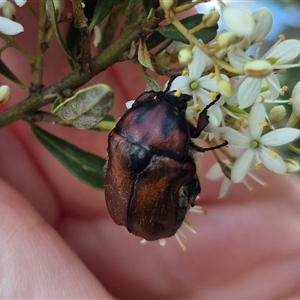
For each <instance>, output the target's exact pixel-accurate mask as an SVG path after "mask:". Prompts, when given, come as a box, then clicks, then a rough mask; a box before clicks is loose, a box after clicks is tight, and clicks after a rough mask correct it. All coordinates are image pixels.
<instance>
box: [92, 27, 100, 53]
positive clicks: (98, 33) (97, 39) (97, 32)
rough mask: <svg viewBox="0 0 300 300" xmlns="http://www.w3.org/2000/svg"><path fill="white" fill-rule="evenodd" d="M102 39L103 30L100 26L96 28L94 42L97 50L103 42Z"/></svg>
mask: <svg viewBox="0 0 300 300" xmlns="http://www.w3.org/2000/svg"><path fill="white" fill-rule="evenodd" d="M101 39H102V34H101V29H100V27H99V26H95V27H94V40H93V46H94V47H95V48H97V47H98V45H99V43H100V42H101Z"/></svg>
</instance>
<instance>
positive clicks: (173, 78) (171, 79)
mask: <svg viewBox="0 0 300 300" xmlns="http://www.w3.org/2000/svg"><path fill="white" fill-rule="evenodd" d="M176 77H178V75H172V76H171V77H170V79H169V81H168V85H167V87H166V89H165V91H164V92H169V91H170V89H171V85H172V82H173V81H174V80H175V78H176Z"/></svg>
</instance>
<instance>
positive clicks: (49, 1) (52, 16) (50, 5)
mask: <svg viewBox="0 0 300 300" xmlns="http://www.w3.org/2000/svg"><path fill="white" fill-rule="evenodd" d="M47 4H48V14H49V19H50V21H51V23H52V25H53V30H54V32H55V35H56V38H57V40H58V42H59V44H60V46H61V48H62V49H63V51H64V52H65V54H66V55H67V57H68V59H69V60H71V61H72V63H73V64H74V65H76V64H77V62H76V61H75V60H74V58H73V56H72V53H71V52H70V51H69V49H68V47H67V45H66V44H65V42H64V40H63V38H62V36H61V33H60V30H59V26H58V22H57V18H56V12H55V7H54V3H53V0H47Z"/></svg>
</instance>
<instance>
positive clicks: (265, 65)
mask: <svg viewBox="0 0 300 300" xmlns="http://www.w3.org/2000/svg"><path fill="white" fill-rule="evenodd" d="M221 4H222V16H223V19H224V21H225V23H226V25H227V28H228V31H224V32H222V33H220V34H219V35H218V36H217V38H216V40H215V41H214V42H212V43H211V44H209V45H207V49H208V50H209V51H208V52H205V51H203V49H200V48H199V47H198V45H194V47H193V48H192V49H191V52H192V55H193V59H192V61H191V62H190V63H189V64H187V69H186V70H185V71H184V72H183V74H182V76H178V77H177V78H176V79H175V80H174V81H173V82H172V84H171V90H178V91H180V92H182V93H185V94H190V95H191V96H192V98H193V100H192V101H191V103H189V107H188V109H187V119H188V120H190V121H191V122H195V121H197V117H198V115H199V111H201V110H202V109H204V108H205V106H207V105H208V104H209V103H210V102H211V101H215V100H216V99H217V98H220V99H219V100H218V101H216V103H215V105H213V106H211V107H210V108H209V110H208V115H209V117H210V118H209V125H208V126H207V128H206V129H205V131H206V132H207V133H208V134H207V135H206V136H205V140H206V141H207V142H209V143H210V144H212V143H215V142H217V141H219V140H220V141H224V140H226V141H227V142H228V149H227V150H226V149H223V150H222V152H223V153H225V155H226V153H227V157H226V159H227V163H226V166H227V167H226V171H224V169H223V172H224V175H225V176H226V178H227V182H231V183H237V182H241V181H244V180H245V177H246V176H247V175H249V174H251V173H249V172H251V171H253V170H254V169H257V168H259V167H261V166H262V165H264V166H265V167H266V168H268V169H269V170H271V171H273V172H275V173H278V174H283V173H286V172H287V171H288V170H290V169H289V168H288V166H287V163H286V161H285V160H284V159H282V158H281V157H280V155H279V154H278V153H276V152H275V151H274V150H273V148H274V147H277V146H281V145H284V144H288V143H290V142H292V141H294V140H295V139H297V138H299V134H300V131H299V130H298V129H296V128H291V126H290V125H289V122H288V123H287V124H286V126H285V128H278V129H276V126H277V123H278V118H279V121H281V120H282V119H283V117H284V116H285V115H286V112H285V109H284V107H283V106H282V105H280V106H278V109H279V108H280V111H281V115H282V117H280V116H278V115H277V114H276V115H274V114H275V110H276V112H277V111H278V109H277V106H276V104H277V102H279V103H282V102H283V103H284V102H285V103H289V104H292V102H293V111H294V112H293V114H294V115H296V116H297V115H298V116H299V111H298V106H299V101H300V100H299V99H300V97H299V88H300V84H297V85H296V86H295V89H294V91H293V93H292V99H288V100H277V98H278V97H279V96H281V95H283V94H284V91H285V90H286V88H287V87H282V86H281V84H280V74H282V73H284V71H285V70H286V69H288V68H296V67H299V64H298V63H292V61H293V59H295V58H296V57H297V56H298V55H299V53H300V41H298V40H295V39H290V40H289V39H285V38H284V37H283V36H281V37H280V39H279V40H278V41H277V42H276V43H275V44H274V45H273V46H272V47H271V48H270V49H269V50H268V51H267V52H266V53H265V54H263V55H261V56H260V55H259V52H260V49H261V46H262V42H263V39H264V38H265V37H266V36H267V34H268V33H269V31H270V29H271V27H272V23H273V17H272V14H271V12H270V10H269V9H268V8H261V9H259V10H257V11H255V12H254V13H252V14H250V13H249V12H247V11H246V10H243V9H239V8H236V7H230V6H226V5H224V4H223V3H221ZM200 42H201V41H200ZM254 44H255V45H256V47H257V51H256V54H255V55H254V56H250V55H249V54H248V49H249V47H250V46H252V45H254ZM209 53H211V55H209ZM212 56H214V57H217V58H218V59H219V60H220V59H221V60H222V62H223V63H226V64H227V66H230V68H231V69H230V76H229V75H228V74H229V72H226V73H227V75H225V74H222V72H220V65H218V61H213V59H212ZM221 67H223V68H224V71H226V67H224V65H221ZM234 71H236V74H234ZM224 83H227V85H226V84H224ZM228 85H230V86H231V87H232V89H231V90H230V89H228ZM228 91H229V92H228ZM268 103H273V106H275V107H273V109H272V115H271V112H270V114H269V115H268V113H267V112H268V109H269V107H267V109H266V106H267V105H268ZM275 116H276V117H275ZM232 153H234V155H233V154H232ZM218 164H219V165H220V167H222V164H223V161H222V159H219V163H218ZM216 176H217V175H216ZM250 176H251V175H250ZM209 177H210V178H214V176H213V175H212V174H211V171H210V175H209ZM258 181H259V180H258ZM227 186H228V187H229V184H227ZM225 194H226V191H225V192H224V188H223V189H222V193H221V195H222V196H224V195H225Z"/></svg>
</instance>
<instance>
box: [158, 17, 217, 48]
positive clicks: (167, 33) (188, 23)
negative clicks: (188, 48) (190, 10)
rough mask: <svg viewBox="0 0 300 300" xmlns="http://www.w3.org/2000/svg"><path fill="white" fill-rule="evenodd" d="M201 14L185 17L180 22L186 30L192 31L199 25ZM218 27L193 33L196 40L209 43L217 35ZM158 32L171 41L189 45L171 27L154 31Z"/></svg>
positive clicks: (183, 37) (175, 29)
mask: <svg viewBox="0 0 300 300" xmlns="http://www.w3.org/2000/svg"><path fill="white" fill-rule="evenodd" d="M202 17H203V14H196V15H193V16H190V17H187V18H185V19H183V20H181V21H180V22H181V23H182V24H183V25H184V26H185V27H186V28H187V29H192V28H194V27H195V26H197V25H199V24H200V23H201V21H202ZM217 29H218V26H217V25H216V26H213V27H210V28H204V29H201V30H199V31H197V32H196V33H194V35H195V37H196V38H197V39H201V40H202V41H203V43H204V44H206V43H208V42H210V41H211V40H212V39H213V38H215V36H216V35H217ZM156 30H157V31H159V32H160V33H161V34H162V35H163V36H164V37H165V38H167V39H172V40H174V41H178V42H181V43H185V44H189V41H188V40H187V39H186V38H185V36H184V35H183V34H181V33H180V32H179V31H178V29H177V28H176V27H175V26H174V25H173V24H169V25H167V26H162V27H158V28H157V29H156Z"/></svg>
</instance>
